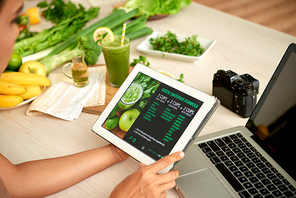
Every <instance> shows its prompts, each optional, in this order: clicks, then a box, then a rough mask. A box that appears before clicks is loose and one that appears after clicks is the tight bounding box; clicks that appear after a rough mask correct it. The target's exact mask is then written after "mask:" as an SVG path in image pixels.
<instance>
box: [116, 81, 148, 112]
mask: <svg viewBox="0 0 296 198" xmlns="http://www.w3.org/2000/svg"><path fill="white" fill-rule="evenodd" d="M142 95H143V87H142V85H141V84H140V83H138V82H133V83H132V84H131V85H130V87H129V88H128V90H127V91H126V92H125V93H124V94H123V96H122V98H121V99H120V101H119V102H118V107H119V109H120V110H121V111H125V110H127V109H129V108H131V107H132V106H133V105H134V104H135V103H136V102H138V100H139V99H140V98H141V97H142Z"/></svg>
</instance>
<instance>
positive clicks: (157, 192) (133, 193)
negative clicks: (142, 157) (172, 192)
mask: <svg viewBox="0 0 296 198" xmlns="http://www.w3.org/2000/svg"><path fill="white" fill-rule="evenodd" d="M183 157H184V153H183V152H176V153H173V154H171V155H168V156H165V157H164V158H162V159H160V160H158V161H157V162H155V163H153V164H151V165H148V166H145V165H144V164H143V163H141V164H140V165H139V169H138V170H137V171H136V172H134V173H133V174H131V175H129V176H128V177H126V178H125V179H124V180H123V181H122V182H121V183H120V184H118V185H117V186H116V187H115V189H114V190H113V192H112V193H111V196H110V198H115V197H125V198H131V197H137V198H139V197H145V198H147V197H149V198H150V197H151V198H152V197H153V198H154V197H157V198H158V197H166V195H167V194H166V191H167V190H169V189H171V188H173V187H174V186H175V185H176V183H175V180H176V179H177V178H178V176H179V172H178V171H177V170H173V171H170V172H168V173H165V174H157V172H158V171H160V170H162V169H163V168H165V167H167V166H169V165H171V164H172V163H174V162H176V161H178V160H180V159H182V158H183Z"/></svg>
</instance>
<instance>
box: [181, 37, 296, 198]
mask: <svg viewBox="0 0 296 198" xmlns="http://www.w3.org/2000/svg"><path fill="white" fill-rule="evenodd" d="M295 75H296V45H295V44H294V43H292V44H290V45H289V47H288V48H287V50H286V52H285V54H284V56H283V58H282V59H281V61H280V63H279V65H278V67H277V69H276V70H275V72H274V74H273V75H272V77H271V79H270V81H269V83H268V85H267V86H266V88H265V90H264V92H263V93H262V96H261V98H260V100H259V101H258V103H257V105H256V107H255V108H254V110H253V112H252V114H251V116H250V117H249V119H248V121H247V123H246V125H245V126H237V127H234V128H230V129H226V130H223V131H218V132H215V133H211V134H208V135H203V136H198V137H197V139H196V140H195V142H194V143H193V144H192V146H191V147H190V148H189V150H188V152H187V153H186V155H185V157H184V159H182V160H181V162H180V163H179V165H178V166H177V167H176V169H177V170H178V171H179V173H180V176H179V177H178V179H177V180H176V187H175V188H176V190H177V192H178V193H179V195H180V196H181V197H186V198H192V197H199V198H205V197H211V198H212V197H219V198H222V197H227V198H229V197H256V198H257V197H258V198H259V197H267V198H268V197H296V125H295V123H296V76H295Z"/></svg>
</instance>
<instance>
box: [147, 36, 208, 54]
mask: <svg viewBox="0 0 296 198" xmlns="http://www.w3.org/2000/svg"><path fill="white" fill-rule="evenodd" d="M150 44H151V45H152V48H153V50H158V51H162V52H168V53H176V54H183V55H187V56H199V55H201V54H202V53H203V51H204V49H203V48H202V47H201V45H200V43H199V42H198V41H197V36H196V35H193V36H191V37H187V38H185V41H183V42H179V41H178V39H177V36H176V34H174V33H172V32H170V31H167V33H166V34H165V35H164V36H162V37H157V38H155V39H153V38H150ZM163 56H164V54H163Z"/></svg>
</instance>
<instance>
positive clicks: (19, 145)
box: [0, 0, 296, 198]
mask: <svg viewBox="0 0 296 198" xmlns="http://www.w3.org/2000/svg"><path fill="white" fill-rule="evenodd" d="M36 2H38V1H37V0H35V1H25V7H29V6H32V5H33V4H34V3H35V4H36ZM84 2H86V1H84ZM112 9H113V8H112V6H111V5H102V6H101V11H100V14H99V16H98V18H97V19H100V18H103V17H105V16H107V15H108V14H109V13H111V11H112ZM94 21H95V20H93V21H91V22H90V24H91V23H93V22H94ZM43 22H44V21H43ZM46 25H48V24H47V23H42V24H39V25H37V26H35V27H33V26H32V29H33V28H36V29H38V28H42V27H46ZM147 26H148V27H152V28H153V30H154V31H160V32H166V31H167V30H170V31H172V32H173V33H176V34H181V35H188V36H191V35H194V34H196V35H198V36H199V37H202V38H212V39H216V40H217V42H216V44H215V45H214V46H213V48H212V49H211V50H210V51H209V53H208V54H207V55H206V56H205V57H204V58H203V59H201V60H199V61H195V62H184V61H177V60H171V59H164V58H156V57H152V56H147V58H148V61H149V62H150V64H151V67H153V68H155V69H162V70H166V71H168V72H170V73H172V74H173V75H174V76H179V75H180V74H181V73H183V74H184V79H185V83H186V84H188V85H190V86H192V87H194V88H196V89H199V90H201V91H203V92H205V93H207V94H211V93H212V79H213V75H214V73H215V72H216V71H217V70H218V69H224V70H228V69H230V70H233V71H235V72H236V73H238V74H245V73H249V74H250V75H252V76H253V77H255V78H256V79H258V80H259V82H260V86H259V97H260V95H261V93H262V91H263V90H264V88H265V86H266V84H267V82H268V80H269V78H270V76H271V75H272V73H273V72H274V70H275V68H276V67H277V65H278V63H279V61H280V59H281V57H282V55H283V53H284V52H285V50H286V48H287V47H288V45H289V44H290V43H292V42H295V41H296V37H294V36H290V35H287V34H284V33H281V32H278V31H275V30H272V29H268V28H265V27H262V26H260V25H257V24H254V23H251V22H248V21H245V20H242V19H239V18H237V17H233V16H230V15H227V14H225V13H222V12H219V11H216V10H213V9H210V8H208V7H205V6H202V5H200V4H197V3H194V2H193V3H192V4H191V5H190V6H189V7H186V8H184V9H182V10H181V11H180V12H179V13H178V14H177V15H172V16H169V17H166V18H163V19H160V20H156V21H149V22H147ZM144 38H145V37H142V38H138V39H135V40H133V41H132V42H131V56H130V58H131V60H133V59H134V58H138V57H139V55H144V54H143V53H141V52H139V51H137V50H136V47H137V45H138V44H140V42H142V41H143V39H144ZM58 71H59V70H56V71H55V72H58ZM27 108H28V105H24V106H22V107H19V108H16V109H11V110H5V111H0V122H1V124H0V151H1V153H2V154H3V155H4V156H6V157H7V158H8V159H9V160H10V161H11V162H13V163H20V162H24V161H28V160H36V159H43V158H51V157H57V156H63V155H68V154H72V153H76V152H80V151H84V150H88V149H92V148H95V147H101V146H104V145H106V144H108V143H107V142H106V141H105V140H103V139H101V138H100V137H98V136H97V135H95V134H94V133H93V132H92V131H91V127H92V125H93V124H94V122H95V121H96V119H97V118H98V115H93V114H89V113H82V114H81V115H80V117H79V119H78V120H74V121H72V122H69V121H64V120H61V119H58V118H55V117H52V116H49V115H40V116H27V115H25V112H26V110H27ZM245 122H246V119H243V118H241V117H239V116H238V115H236V114H235V113H233V112H231V111H230V110H228V109H226V108H225V107H223V106H219V107H218V109H217V111H216V112H215V113H214V115H213V116H212V118H211V119H210V121H209V122H208V124H207V125H206V126H205V128H204V129H203V131H202V132H201V134H200V135H203V134H207V133H211V132H214V131H218V130H222V129H226V128H229V127H233V126H237V125H244V124H245ZM98 157H99V156H98ZM137 167H138V163H137V162H136V161H135V160H133V159H132V158H128V159H127V160H126V161H124V162H121V163H118V164H116V165H114V166H112V167H110V168H108V169H106V170H104V171H102V172H100V173H98V174H96V175H94V176H92V177H90V178H88V179H86V180H84V181H82V182H81V183H79V184H77V185H75V186H73V187H71V188H69V189H66V190H64V191H62V192H59V193H57V194H55V195H52V196H50V197H55V198H57V197H108V196H109V194H110V193H111V191H112V189H113V188H114V187H115V186H116V185H117V184H118V183H119V182H120V181H121V180H122V179H124V178H125V177H126V176H127V175H129V174H131V173H132V172H134V171H135V170H136V169H137ZM168 197H178V195H177V194H176V192H175V190H169V191H168Z"/></svg>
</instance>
